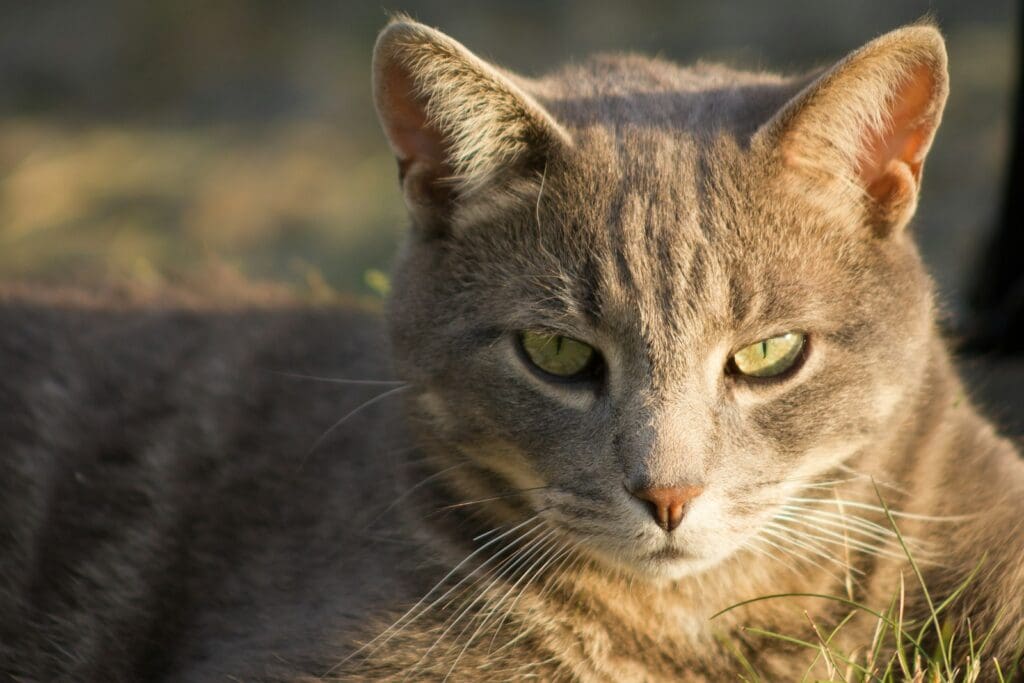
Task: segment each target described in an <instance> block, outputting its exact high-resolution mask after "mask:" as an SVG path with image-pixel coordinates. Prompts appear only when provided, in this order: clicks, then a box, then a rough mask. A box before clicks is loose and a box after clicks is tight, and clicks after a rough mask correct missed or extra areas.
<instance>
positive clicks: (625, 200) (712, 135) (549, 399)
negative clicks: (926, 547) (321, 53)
mask: <svg viewBox="0 0 1024 683" xmlns="http://www.w3.org/2000/svg"><path fill="white" fill-rule="evenodd" d="M382 40H383V39H382ZM379 49H380V48H379ZM645 68H648V69H656V70H657V69H663V70H666V74H665V79H666V80H670V78H669V76H672V77H675V78H682V76H684V75H686V74H687V73H688V72H682V71H679V72H672V73H669V72H667V70H668V69H670V67H668V66H667V65H654V66H651V65H650V64H646V67H645ZM599 72H600V70H599V69H595V73H594V74H593V75H592V76H590V78H591V79H592V80H593V82H594V83H600V80H601V78H608V76H607V75H604V76H602V74H601V73H599ZM489 75H490V74H489ZM579 78H580V77H579V75H577V79H579ZM583 80H585V79H583ZM769 80H771V81H772V82H773V83H776V88H777V92H776V93H775V94H774V96H773V97H769V98H768V100H769V104H771V102H775V101H785V100H786V99H788V98H789V97H790V96H791V95H792V94H793V92H794V88H793V86H791V85H785V84H780V83H779V82H778V81H777V80H774V79H769ZM582 87H584V88H586V87H589V84H586V83H585V84H584V85H583V86H582ZM568 91H569V92H570V93H571V88H569V89H568ZM554 92H555V91H554V90H553V89H552V86H551V85H550V84H548V85H547V86H546V89H544V90H543V94H544V96H545V99H546V104H547V108H546V109H545V110H544V112H545V114H544V115H545V116H551V121H550V125H552V126H557V134H558V135H559V136H561V137H562V138H563V139H564V140H568V141H571V142H569V143H567V144H561V145H558V146H546V147H545V151H544V153H543V154H541V155H539V156H537V157H530V158H529V159H528V160H527V161H528V163H525V162H524V163H523V164H520V165H519V166H516V170H515V172H514V173H509V174H506V175H504V176H502V174H500V173H498V174H495V175H493V176H492V178H491V179H490V180H489V182H490V183H491V184H492V186H491V187H490V188H489V189H488V188H484V189H480V188H472V191H471V192H470V191H469V189H467V187H466V186H464V187H463V190H462V194H461V195H456V194H455V193H456V190H455V189H453V188H452V187H451V186H445V185H439V186H435V187H441V188H442V194H443V196H441V197H440V199H438V196H437V195H435V194H431V195H430V197H429V200H424V199H423V197H424V188H422V187H416V186H415V184H414V183H415V182H416V177H415V173H416V171H417V169H416V161H417V160H416V158H415V157H413V158H412V161H411V167H412V171H410V170H409V168H410V162H409V160H408V159H406V160H405V164H406V166H405V173H406V177H405V182H406V192H407V196H411V197H412V198H411V199H410V203H411V204H412V205H413V208H414V214H415V213H416V210H417V209H420V210H421V214H420V219H421V221H423V222H425V224H428V226H429V227H421V228H420V229H418V230H416V231H414V233H413V234H412V236H411V238H410V240H409V241H408V243H407V244H406V247H405V250H404V252H403V254H402V257H401V259H400V261H399V265H398V268H397V269H396V274H395V283H394V287H395V295H394V300H393V302H392V315H391V325H392V330H393V337H394V342H395V350H396V356H397V362H398V366H399V369H400V371H401V372H402V373H403V375H405V377H406V378H407V379H409V380H410V382H411V383H412V384H413V393H414V395H415V396H414V398H413V400H412V406H413V412H414V416H415V418H416V419H417V420H418V421H419V423H420V424H421V425H422V427H423V428H424V430H425V432H427V433H429V434H430V435H431V438H432V439H433V440H435V444H436V445H439V446H440V447H441V448H442V449H448V450H450V451H451V453H453V454H456V455H455V456H454V457H453V460H452V462H455V463H458V462H463V463H466V465H465V466H467V467H470V468H472V469H475V470H482V471H486V472H488V473H489V474H490V481H491V482H493V489H494V490H493V491H491V493H492V494H493V495H500V496H504V495H507V494H508V493H510V492H512V491H521V492H522V494H521V496H520V497H519V500H520V501H521V502H522V504H523V505H525V507H526V508H527V511H528V512H532V513H539V514H541V515H542V516H543V517H544V518H545V519H547V520H548V521H549V522H550V523H552V524H554V525H555V526H557V527H558V528H559V529H561V530H563V531H564V532H565V533H566V534H567V535H568V536H569V537H570V538H572V539H574V540H577V541H579V543H580V548H581V549H583V550H584V551H585V552H588V553H589V554H590V555H592V556H594V557H597V558H600V559H602V560H605V561H608V562H610V563H612V564H614V565H616V566H618V567H620V568H625V569H627V570H630V571H636V572H639V573H643V574H646V575H652V576H658V577H677V576H681V575H685V574H688V573H693V572H697V571H701V570H704V569H706V568H708V567H710V566H712V565H714V564H715V563H717V562H718V561H720V560H722V559H723V558H725V557H727V556H729V555H730V554H732V553H734V552H736V551H737V550H738V549H740V548H742V547H744V545H745V544H748V543H750V542H751V539H753V538H754V537H755V536H756V535H759V534H762V535H763V534H765V533H767V534H769V537H770V533H771V532H770V527H766V525H767V524H769V523H770V522H771V520H772V518H773V517H774V516H775V515H776V514H778V512H779V510H780V509H781V506H782V505H784V504H785V503H786V502H787V498H788V497H790V496H799V495H800V491H801V488H802V487H803V486H805V485H806V484H807V483H809V482H813V481H814V480H815V479H816V478H820V477H821V476H822V475H824V474H825V473H828V472H829V471H830V470H832V469H833V468H835V467H836V466H837V465H839V464H841V463H843V462H845V461H846V460H848V459H849V458H850V457H851V456H853V455H854V454H855V453H856V452H857V451H858V450H859V449H861V448H863V447H864V446H865V445H867V444H869V443H871V442H872V440H876V439H879V438H881V435H882V434H884V433H886V432H888V431H891V430H892V428H893V420H894V416H895V415H896V414H897V412H898V409H899V408H900V406H901V404H902V403H903V402H904V401H905V400H906V397H907V396H908V395H909V393H910V392H911V390H912V389H913V387H914V386H915V385H917V384H918V383H919V382H920V381H921V379H920V375H921V373H922V367H923V364H924V361H925V356H926V354H927V342H928V340H929V338H930V325H931V317H932V311H931V299H930V293H929V292H930V289H929V285H928V281H927V278H926V276H925V275H924V273H923V270H922V269H921V266H920V263H919V261H918V257H917V254H916V251H915V250H914V248H913V246H912V244H911V243H910V241H909V239H908V237H907V235H906V233H905V232H903V231H902V224H903V223H905V221H906V217H908V216H909V213H907V211H909V210H912V207H911V208H910V209H909V210H904V214H906V215H902V214H900V215H896V217H895V218H891V220H889V222H888V223H886V222H885V220H883V219H877V213H868V212H867V211H866V210H865V208H864V206H863V204H860V203H858V204H857V205H856V206H848V207H845V208H844V207H842V206H841V204H842V201H844V199H845V195H844V194H843V193H842V192H837V191H836V190H835V188H834V187H833V188H829V187H828V186H827V184H825V185H820V184H818V183H820V182H821V181H820V180H819V179H816V177H815V176H814V174H813V173H811V174H808V173H806V172H805V171H804V170H801V171H799V172H798V171H796V170H794V168H793V165H792V164H788V163H786V155H785V154H780V149H785V150H786V152H787V153H788V152H790V151H791V149H790V148H786V145H787V144H791V142H788V141H791V140H792V137H791V136H792V133H790V129H789V128H788V127H786V126H789V125H791V124H790V123H788V122H787V123H786V126H782V125H781V124H778V123H774V119H773V122H769V121H768V119H769V118H770V116H768V115H766V116H765V117H764V120H763V123H765V126H763V127H761V128H760V129H759V130H758V132H756V133H754V134H753V135H751V134H749V133H746V134H743V133H738V132H737V131H741V130H742V129H744V128H745V127H748V126H749V122H750V120H751V118H754V119H756V118H757V117H758V116H759V114H758V112H761V111H762V110H763V109H764V108H765V107H766V106H769V105H766V104H765V103H764V101H763V100H757V101H753V100H752V101H750V102H749V103H745V102H740V103H739V104H737V105H733V108H732V109H731V110H728V111H722V112H720V113H718V114H717V116H718V117H719V119H718V120H717V121H716V119H715V118H714V116H715V115H711V118H709V119H708V120H707V121H706V122H704V123H702V124H700V125H698V126H697V127H694V126H693V125H692V124H691V125H689V126H683V125H679V126H673V125H671V122H669V123H665V121H664V117H665V116H666V113H665V111H662V110H653V109H652V111H651V112H649V118H650V122H649V125H644V119H643V116H642V115H641V116H638V115H637V114H635V113H632V114H631V113H630V111H631V110H630V109H629V107H626V108H623V109H622V111H617V110H616V109H615V107H614V106H608V107H607V108H606V109H604V110H602V109H601V108H600V107H598V106H595V107H593V108H592V109H589V110H584V111H583V112H581V110H580V108H579V106H578V104H577V103H576V101H575V100H574V99H572V98H571V97H562V98H561V99H560V98H559V96H558V95H556V94H554ZM669 92H671V89H670V90H669ZM515 94H516V95H517V96H520V94H519V93H515ZM943 95H944V92H943ZM690 97H692V93H691V94H690ZM812 99H813V98H812ZM534 105H536V101H534V100H530V106H534ZM537 106H539V105H537ZM674 106H677V105H676V104H672V107H674ZM672 107H669V108H668V110H667V111H669V112H671V111H672ZM527 113H530V112H527ZM769 114H770V111H769ZM434 116H435V117H436V116H438V114H434ZM668 118H669V121H671V117H668ZM784 118H785V117H784ZM790 118H792V117H790ZM555 121H557V123H555ZM936 123H937V122H936ZM716 124H717V125H716ZM730 126H731V127H730ZM772 126H775V127H780V126H781V129H782V131H783V132H782V133H777V132H776V131H775V130H774V129H772ZM386 128H387V125H386ZM933 129H934V126H932V129H931V130H933ZM752 130H757V127H756V126H755V127H753V128H752ZM797 130H798V131H799V128H798V129H797ZM764 131H768V132H764ZM431 132H432V134H435V135H436V134H438V133H437V130H432V131H431ZM787 135H788V136H790V137H787ZM525 137H526V138H529V136H525ZM392 140H393V143H394V136H393V138H392ZM929 140H930V137H929ZM396 146H399V145H397V144H396ZM422 147H423V145H422V144H420V143H417V144H416V145H412V148H413V149H420V148H422ZM448 149H449V152H448V153H449V154H451V149H452V148H451V147H449V148H448ZM399 152H400V156H401V152H402V150H401V149H400V150H399ZM475 158H476V159H479V155H478V156H477V157H475ZM780 159H782V160H781V161H780ZM443 163H445V164H447V166H446V167H445V174H447V173H451V172H453V171H462V173H463V174H464V175H465V170H463V169H460V168H459V167H458V165H457V163H455V162H454V161H452V160H451V159H446V160H445V161H444V162H443ZM886 168H888V167H886ZM815 170H817V169H815ZM410 174H411V175H412V181H410ZM915 179H916V176H915ZM884 180H885V179H884V178H883V181H884ZM897 180H899V178H897ZM847 181H848V179H843V181H842V182H843V183H846V182H847ZM431 182H433V180H431ZM815 187H818V189H819V192H817V193H816V192H815V191H814V188H815ZM886 189H887V192H888V194H886V195H885V197H890V198H891V197H892V196H894V195H895V196H897V199H899V197H898V191H899V190H900V189H901V188H900V187H899V186H897V187H896V190H891V188H886ZM913 189H914V190H915V191H916V186H915V187H914V188H913ZM823 197H826V198H827V199H828V201H823ZM869 197H870V192H869ZM885 197H883V199H884V198H885ZM837 203H838V204H840V206H837V205H836V204H837ZM879 203H881V202H879ZM889 208H891V207H889ZM896 208H897V209H898V208H899V207H896ZM423 212H429V213H428V214H427V215H428V218H427V219H424V218H423V215H424V213H423ZM890 214H893V212H892V211H889V213H888V214H885V215H886V216H890ZM538 339H540V340H542V341H544V340H547V342H549V343H550V344H553V345H555V346H556V348H555V350H554V351H552V350H551V348H550V347H545V348H544V349H542V350H543V353H540V354H538V353H535V352H536V351H537V348H536V347H537V344H538V342H537V340H538ZM779 339H782V340H784V342H785V345H784V347H780V348H782V351H781V352H780V353H779V355H780V356H781V357H782V358H781V360H780V361H779V362H778V363H777V364H776V365H775V366H771V367H769V365H770V364H769V363H767V361H766V362H765V363H764V364H762V365H761V366H758V365H757V362H759V359H758V358H757V357H756V354H754V356H751V355H750V353H749V352H746V353H741V355H740V356H739V357H737V356H736V354H737V353H738V352H742V351H743V350H744V349H748V348H749V347H751V346H752V345H758V344H760V343H761V342H768V343H771V344H783V342H780V341H774V342H771V341H770V340H779ZM541 346H543V344H541ZM755 348H757V349H761V350H762V351H763V355H765V356H767V355H768V349H769V346H768V345H758V346H756V347H755ZM790 351H791V352H790ZM751 359H753V361H751ZM751 362H753V363H754V365H751ZM759 367H760V368H767V372H766V374H767V375H769V376H757V375H758V368H759ZM679 487H685V490H688V491H691V492H698V493H699V495H696V496H695V497H692V496H691V498H690V499H689V500H687V502H686V504H685V507H684V508H683V514H682V519H681V521H678V526H676V525H674V524H673V525H671V527H672V528H667V527H666V525H665V524H664V523H662V524H659V523H658V520H657V519H656V517H657V514H653V513H654V512H656V506H652V504H651V503H650V502H648V501H647V500H645V499H644V498H643V496H642V495H640V494H638V492H642V491H644V490H649V489H651V488H663V489H664V488H668V489H672V488H679ZM480 497H482V496H480Z"/></svg>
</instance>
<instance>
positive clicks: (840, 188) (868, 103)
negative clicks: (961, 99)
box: [753, 24, 949, 237]
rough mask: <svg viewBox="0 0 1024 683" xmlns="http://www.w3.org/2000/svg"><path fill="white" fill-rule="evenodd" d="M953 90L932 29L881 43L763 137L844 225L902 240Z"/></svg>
mask: <svg viewBox="0 0 1024 683" xmlns="http://www.w3.org/2000/svg"><path fill="white" fill-rule="evenodd" d="M948 90H949V86H948V76H947V73H946V49H945V45H944V43H943V40H942V35H941V34H940V33H939V31H938V30H937V29H936V28H935V27H933V26H930V25H926V24H925V25H916V26H908V27H905V28H902V29H898V30H896V31H892V32H890V33H887V34H885V35H883V36H882V37H880V38H877V39H875V40H873V41H871V42H870V43H868V44H867V45H865V46H864V47H862V48H860V49H859V50H856V51H855V52H853V53H852V54H850V55H849V56H848V57H847V58H846V59H844V60H842V61H841V62H839V63H838V64H836V65H835V66H834V67H832V68H831V69H828V70H827V71H825V72H824V73H822V74H820V75H819V76H818V77H816V78H814V79H813V80H811V81H810V82H809V83H808V84H807V85H806V86H805V87H804V88H803V89H802V90H801V92H800V93H799V94H798V95H797V96H796V97H794V98H793V99H792V100H790V102H789V103H788V104H787V105H786V106H785V107H783V109H782V110H781V111H780V112H779V113H778V114H777V115H776V116H775V117H774V118H773V119H772V120H771V121H769V122H768V124H767V125H765V126H764V127H763V128H762V129H761V130H760V131H758V133H757V134H756V135H755V138H754V140H753V144H754V145H755V146H756V145H760V146H762V148H764V149H766V150H768V151H769V153H770V154H771V155H773V156H774V157H775V158H776V159H777V160H778V162H779V164H780V166H781V167H782V168H783V169H784V171H783V173H782V174H780V177H782V178H783V179H784V180H785V183H786V185H787V186H789V187H794V188H796V190H797V191H798V192H800V193H801V195H802V196H804V197H809V198H812V199H814V200H816V201H818V202H819V203H820V204H821V206H822V208H823V210H825V211H832V212H837V220H836V222H837V223H844V222H848V221H847V220H845V219H846V218H847V217H849V216H851V215H852V216H855V217H856V222H858V223H863V224H866V225H868V226H869V227H870V228H871V231H872V232H873V233H874V234H875V235H876V236H879V237H884V236H886V235H890V234H894V233H896V232H898V231H899V230H900V229H901V228H903V227H904V226H905V225H906V224H907V222H908V221H909V220H910V218H911V216H912V215H913V213H914V209H915V207H916V205H917V195H918V191H919V189H920V184H921V172H922V169H923V166H924V159H925V155H926V154H927V153H928V149H929V148H930V147H931V144H932V140H933V139H934V137H935V131H936V130H937V129H938V127H939V122H940V120H941V119H942V109H943V106H944V105H945V102H946V95H947V92H948Z"/></svg>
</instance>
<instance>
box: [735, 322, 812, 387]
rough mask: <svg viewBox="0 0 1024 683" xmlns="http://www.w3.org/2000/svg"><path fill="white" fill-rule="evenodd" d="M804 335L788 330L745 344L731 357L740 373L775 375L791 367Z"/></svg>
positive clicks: (764, 375)
mask: <svg viewBox="0 0 1024 683" xmlns="http://www.w3.org/2000/svg"><path fill="white" fill-rule="evenodd" d="M806 339H807V338H806V336H805V335H802V334H800V333H798V332H790V333H788V334H783V335H781V336H778V337H772V338H771V339H762V340H761V341H759V342H757V343H756V344H751V345H750V346H745V347H743V348H742V349H740V350H739V351H737V352H736V354H735V355H734V356H733V357H732V362H733V364H734V365H735V366H736V369H737V370H739V371H740V373H742V374H744V375H747V376H748V377H775V376H776V375H781V374H782V373H784V372H785V371H786V370H789V369H790V368H791V367H793V364H794V363H796V361H797V359H799V358H800V352H801V351H803V348H804V342H805V341H806Z"/></svg>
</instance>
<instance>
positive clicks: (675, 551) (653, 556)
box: [647, 545, 696, 562]
mask: <svg viewBox="0 0 1024 683" xmlns="http://www.w3.org/2000/svg"><path fill="white" fill-rule="evenodd" d="M647 559H649V560H653V561H656V562H672V561H678V560H693V559H696V557H695V555H694V554H693V553H690V552H687V551H686V549H685V548H680V547H679V546H676V545H665V546H663V547H661V548H659V549H657V550H655V551H654V552H653V553H650V554H649V555H648V556H647Z"/></svg>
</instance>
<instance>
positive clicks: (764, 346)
mask: <svg viewBox="0 0 1024 683" xmlns="http://www.w3.org/2000/svg"><path fill="white" fill-rule="evenodd" d="M767 357H768V340H767V339H765V340H764V341H762V342H761V358H767Z"/></svg>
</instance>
